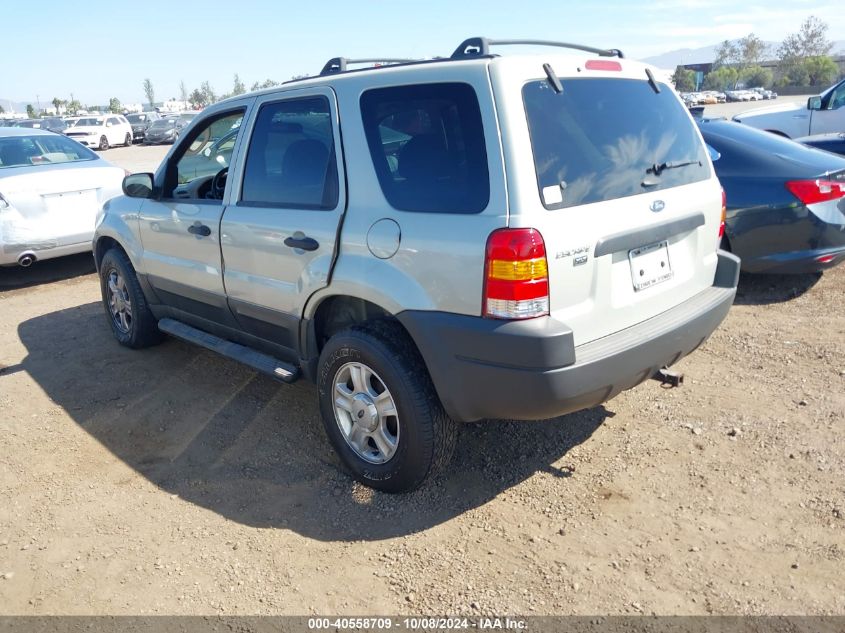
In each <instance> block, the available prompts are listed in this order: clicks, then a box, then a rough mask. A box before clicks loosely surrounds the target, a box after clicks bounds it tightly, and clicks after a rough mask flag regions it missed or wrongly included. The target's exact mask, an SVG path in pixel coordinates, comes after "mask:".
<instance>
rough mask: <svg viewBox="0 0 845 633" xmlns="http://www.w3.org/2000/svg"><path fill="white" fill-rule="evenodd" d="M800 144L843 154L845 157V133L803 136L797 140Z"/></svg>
mask: <svg viewBox="0 0 845 633" xmlns="http://www.w3.org/2000/svg"><path fill="white" fill-rule="evenodd" d="M795 140H796V141H798V142H799V143H804V145H809V146H810V147H815V148H816V149H823V150H824V151H826V152H833V153H834V154H841V155H842V156H845V133H842V132H834V133H832V134H816V135H815V136H803V137H801V138H797V139H795Z"/></svg>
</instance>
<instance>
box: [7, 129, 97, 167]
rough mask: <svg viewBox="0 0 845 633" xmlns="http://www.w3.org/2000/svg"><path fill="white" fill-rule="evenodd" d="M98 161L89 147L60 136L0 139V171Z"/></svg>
mask: <svg viewBox="0 0 845 633" xmlns="http://www.w3.org/2000/svg"><path fill="white" fill-rule="evenodd" d="M96 159H97V155H96V154H95V153H94V152H92V151H91V150H89V149H88V148H87V147H83V146H82V145H80V144H79V143H77V142H76V141H72V140H71V139H69V138H67V137H65V136H60V135H58V134H56V135H52V134H50V135H46V134H45V135H43V136H41V135H39V136H10V137H6V138H0V169H5V168H7V167H31V166H33V165H42V166H43V165H52V164H54V163H74V162H77V161H84V160H96Z"/></svg>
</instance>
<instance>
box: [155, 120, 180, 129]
mask: <svg viewBox="0 0 845 633" xmlns="http://www.w3.org/2000/svg"><path fill="white" fill-rule="evenodd" d="M174 125H176V119H159V120H158V121H153V122H152V124H151V125H150V129H151V130H166V129H167V128H170V127H173V126H174Z"/></svg>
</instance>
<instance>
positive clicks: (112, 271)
mask: <svg viewBox="0 0 845 633" xmlns="http://www.w3.org/2000/svg"><path fill="white" fill-rule="evenodd" d="M100 292H101V293H102V296H103V308H104V309H105V311H106V318H107V319H108V322H109V325H110V326H111V330H112V333H113V334H114V337H115V338H116V339H117V342H118V343H120V344H121V345H123V346H125V347H131V348H132V349H141V348H143V347H150V346H151V345H155V344H156V343H160V342H161V340H162V339H163V338H164V335H163V334H162V333H161V331H160V330H159V329H158V321H157V320H156V318H155V317H154V316H153V313H152V312H150V308H149V306H148V305H147V300H146V298H145V297H144V293H143V291H142V290H141V284H140V283H138V277H137V275H136V274H135V269H134V268H133V267H132V262H130V261H129V258H128V257H127V256H126V253H124V252H123V251H122V250H120V249H118V248H112V249H109V250H108V251H107V252H106V254H105V255H104V256H103V260H102V262H100ZM120 308H123V311H122V313H121V310H120ZM127 309H128V315H127Z"/></svg>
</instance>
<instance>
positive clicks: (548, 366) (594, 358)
mask: <svg viewBox="0 0 845 633" xmlns="http://www.w3.org/2000/svg"><path fill="white" fill-rule="evenodd" d="M738 278H739V259H738V258H736V257H734V256H733V255H730V254H729V253H725V252H722V251H720V252H719V265H718V268H717V271H716V277H715V280H714V284H713V286H711V287H710V288H708V289H707V290H705V291H704V292H701V293H699V294H698V295H696V296H695V297H693V298H691V299H689V300H688V301H685V302H684V303H682V304H680V305H678V306H676V307H674V308H672V309H671V310H668V311H667V312H664V313H663V314H660V315H658V316H655V317H653V318H651V319H648V320H647V321H644V322H642V323H639V324H637V325H635V326H632V327H630V328H627V329H625V330H622V331H620V332H617V333H615V334H611V335H609V336H606V337H604V338H601V339H598V340H596V341H592V342H590V343H587V344H585V345H580V346H578V347H575V346H574V345H573V336H572V331H571V330H570V329H569V328H567V327H566V326H565V325H564V324H563V323H560V322H559V321H556V320H554V319H552V318H550V317H546V318H541V319H531V320H527V321H494V320H490V319H482V318H480V317H471V316H464V315H455V314H447V313H442V312H424V311H406V312H403V313H401V314H399V315H398V318H399V320H400V322H401V323H402V324H403V325H404V326H405V328H406V329H407V330H408V332H409V333H410V334H411V336H412V337H413V338H414V340H415V342H416V344H417V346H418V347H419V349H420V352H421V353H422V356H423V358H424V360H425V362H426V365H427V366H428V370H429V373H430V374H431V378H432V381H433V382H434V386H435V388H436V389H437V393H438V395H439V396H440V399H441V401H442V403H443V406H444V407H445V409H446V411H447V413H448V414H449V415H450V416H451V417H452V418H453V419H455V420H458V421H462V422H473V421H476V420H481V419H485V418H498V419H514V420H539V419H546V418H552V417H556V416H559V415H563V414H566V413H571V412H573V411H578V410H580V409H585V408H588V407H593V406H596V405H598V404H601V403H602V402H605V401H607V400H609V399H610V398H612V397H613V396H615V395H616V394H618V393H619V392H620V391H623V390H625V389H630V388H631V387H634V386H636V385H638V384H639V383H641V382H643V381H644V380H646V379H648V378H650V377H651V376H653V375H654V374H656V373H657V371H658V370H659V369H660V368H661V367H664V366H668V365H672V364H673V363H675V362H677V361H678V360H680V359H681V358H683V357H684V356H686V355H687V354H689V353H690V352H692V351H693V350H694V349H696V348H697V347H698V346H699V345H701V344H702V343H703V342H704V341H705V340H707V338H708V337H709V336H710V334H711V333H712V332H713V330H715V329H716V328H717V327H718V325H719V324H720V323H721V322H722V320H723V319H724V318H725V316H726V315H727V313H728V310H729V309H730V307H731V305H732V304H733V299H734V295H735V294H736V285H737V280H738Z"/></svg>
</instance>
